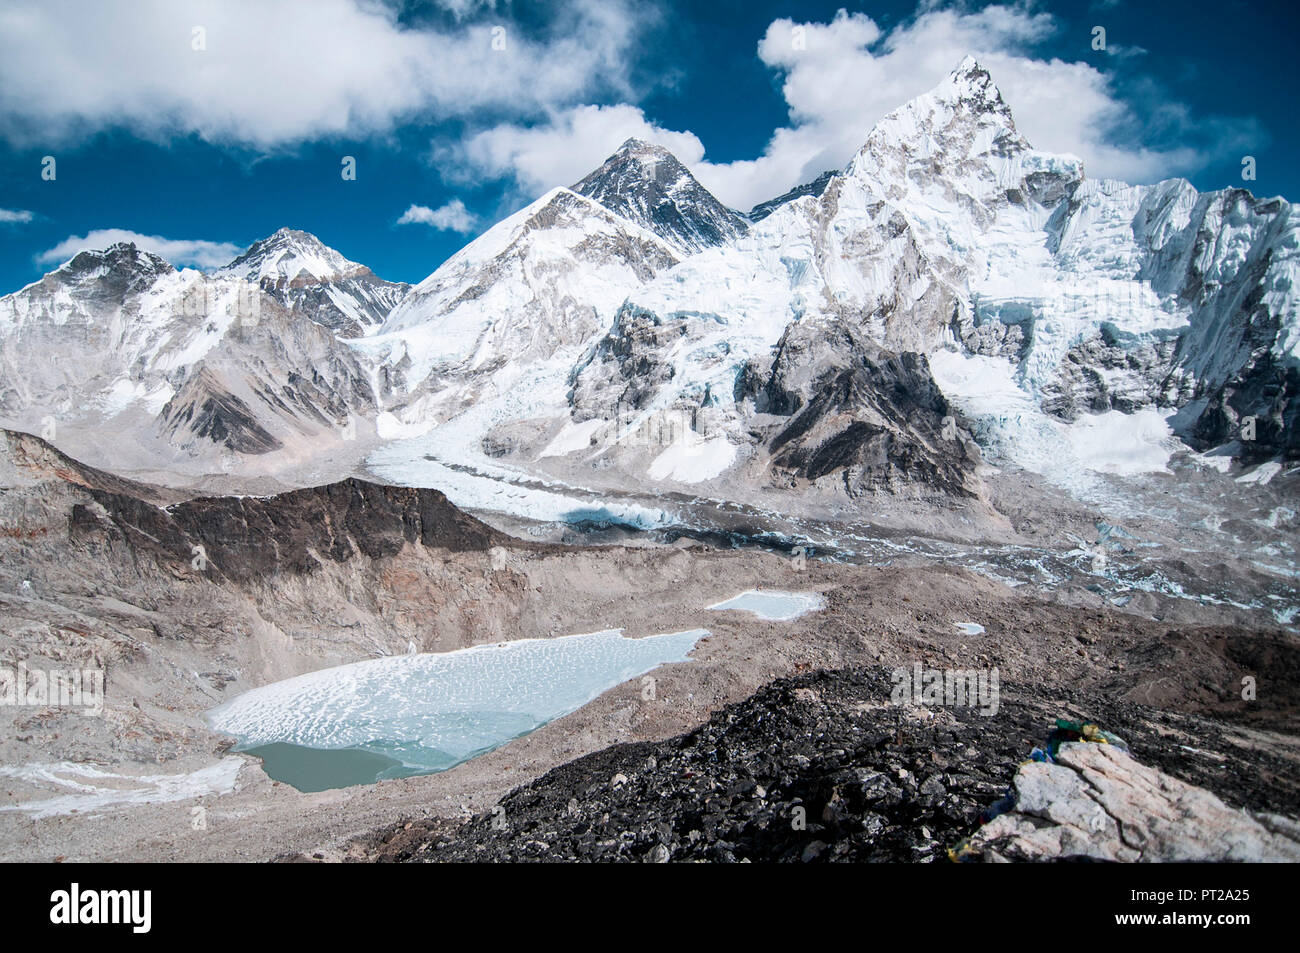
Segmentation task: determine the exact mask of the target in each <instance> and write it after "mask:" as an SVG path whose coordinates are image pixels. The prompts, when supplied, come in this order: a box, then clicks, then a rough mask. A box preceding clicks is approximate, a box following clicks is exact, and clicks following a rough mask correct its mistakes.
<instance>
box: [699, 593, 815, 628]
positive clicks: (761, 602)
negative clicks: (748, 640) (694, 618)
mask: <svg viewBox="0 0 1300 953" xmlns="http://www.w3.org/2000/svg"><path fill="white" fill-rule="evenodd" d="M709 608H710V609H718V610H722V609H737V610H742V611H745V612H752V613H754V615H756V616H758V617H759V618H760V619H768V620H771V621H775V622H789V621H790V620H791V619H797V618H799V616H801V615H804V614H805V613H808V612H816V611H818V610H820V609H824V608H826V600H825V599H824V598H822V596H821V594H820V593H816V592H781V591H779V590H776V589H750V590H749V591H748V592H742V593H741V594H740V595H738V596H735V597H734V598H731V599H728V600H727V601H726V602H719V603H718V604H717V605H712V606H709Z"/></svg>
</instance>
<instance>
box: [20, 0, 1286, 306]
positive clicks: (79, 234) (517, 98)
mask: <svg viewBox="0 0 1300 953" xmlns="http://www.w3.org/2000/svg"><path fill="white" fill-rule="evenodd" d="M1298 18H1300V15H1297V13H1296V12H1295V10H1294V4H1292V3H1286V2H1277V3H1266V2H1247V0H1217V2H1213V3H1210V2H1205V3H1201V2H1195V0H1191V2H1186V3H1180V4H1177V5H1171V4H1168V3H1155V2H1135V0H1091V2H1089V0H1078V2H1052V3H1048V2H1037V3H1002V4H982V3H962V4H953V3H943V2H924V3H922V4H921V5H920V6H918V5H917V4H916V3H915V2H892V0H882V2H874V0H868V2H862V3H852V4H845V3H834V2H831V3H820V2H800V3H782V2H766V0H708V2H700V3H691V2H685V0H677V2H673V0H659V2H652V0H646V2H635V0H569V2H566V3H557V4H547V3H523V2H514V3H508V2H502V0H498V2H495V3H493V2H490V0H489V2H482V0H431V2H418V3H417V2H405V3H403V2H398V0H392V2H382V0H283V2H274V0H270V2H252V0H224V2H215V0H213V2H190V0H123V2H114V0H107V2H92V0H85V2H82V3H63V2H59V0H6V3H5V4H4V5H3V6H0V293H3V292H8V291H12V290H15V289H17V288H18V287H20V286H22V285H23V284H26V283H27V282H29V281H32V280H34V279H36V278H37V277H39V276H40V275H41V274H42V273H43V272H45V271H49V270H51V269H52V268H54V267H56V266H57V265H58V264H59V263H60V261H61V260H62V259H63V258H66V257H69V256H70V254H71V253H72V252H74V251H75V250H76V249H78V248H79V247H83V246H85V245H87V244H92V245H93V244H95V243H96V238H98V237H102V235H103V234H107V231H106V230H112V229H116V230H123V231H125V232H131V233H136V234H138V235H140V236H146V237H147V238H144V239H142V243H144V244H149V243H153V244H155V245H156V246H157V248H158V249H159V250H160V251H161V252H162V253H164V254H165V256H166V257H168V258H169V260H171V261H172V262H173V263H174V264H178V265H180V264H195V265H199V266H210V265H212V264H213V263H217V262H222V261H224V260H226V259H228V258H230V257H233V249H236V248H242V247H244V246H246V245H248V244H249V243H251V242H253V241H255V240H257V239H258V238H261V237H264V236H265V235H267V234H269V233H271V232H272V231H274V230H275V229H276V228H279V227H281V226H290V227H294V228H302V229H306V230H308V231H311V232H314V233H315V234H317V235H318V236H320V238H321V239H322V240H323V241H325V242H326V243H327V244H329V245H332V246H333V247H335V248H337V249H339V250H340V251H341V252H342V253H343V254H345V255H346V256H348V257H349V258H352V259H354V260H356V261H360V262H363V263H365V264H367V265H369V266H371V267H372V268H373V269H374V270H375V271H376V272H377V273H378V274H380V275H381V276H382V277H385V278H390V279H393V280H406V281H418V280H420V279H421V278H423V277H425V276H426V275H428V274H429V273H430V272H431V271H433V269H434V268H436V267H437V265H438V264H439V263H441V262H442V261H443V260H444V259H446V258H447V256H448V255H450V254H452V253H454V252H455V251H456V250H457V249H458V248H460V247H461V246H462V245H463V244H465V242H467V241H468V240H470V239H471V238H473V237H474V235H476V234H479V233H481V232H482V231H483V230H484V229H485V228H487V227H488V226H490V225H491V224H492V223H493V222H494V221H497V220H499V219H500V218H501V217H503V216H504V215H506V214H508V213H510V212H511V211H514V210H515V209H518V208H520V207H522V206H523V205H524V204H526V202H527V201H529V200H531V199H532V198H535V197H536V196H538V195H540V194H541V193H542V192H544V191H545V190H546V189H547V188H549V187H551V186H555V185H567V184H571V183H572V182H574V181H576V180H577V179H579V178H580V177H581V176H582V175H583V174H585V172H587V171H588V170H589V169H591V168H593V167H595V166H596V165H598V164H599V162H600V161H601V159H603V158H604V156H606V155H607V154H608V153H610V152H611V151H613V150H614V149H615V148H617V146H618V145H619V144H620V143H621V142H622V141H623V140H624V139H626V138H627V137H628V136H629V135H639V136H641V137H642V138H648V139H652V140H655V141H658V142H660V143H661V144H663V145H665V146H667V147H668V148H670V149H672V150H673V151H674V152H675V153H676V154H677V155H678V156H679V157H680V158H681V159H682V160H683V161H684V162H686V163H687V164H688V165H690V166H691V168H692V169H693V170H694V171H695V172H696V174H697V176H699V177H700V179H701V180H702V181H703V182H704V183H705V185H707V186H708V187H710V188H711V189H713V190H714V192H715V193H716V194H718V196H719V197H720V198H722V199H723V201H726V202H728V203H729V204H732V205H733V206H735V207H738V208H742V209H747V208H749V207H750V206H752V205H753V204H755V203H756V202H758V201H761V200H762V199H765V198H768V197H771V196H773V195H776V194H779V193H780V192H782V191H785V190H786V189H787V188H789V187H791V186H793V185H795V184H797V183H798V182H800V181H804V180H806V179H808V178H812V177H813V176H815V175H816V174H817V173H818V172H820V171H821V170H822V169H825V168H832V167H838V166H841V165H843V164H844V163H845V162H846V161H847V160H848V159H849V158H850V157H851V156H852V154H853V152H854V150H855V149H856V147H857V146H858V145H859V144H860V143H861V142H862V141H863V139H864V138H865V137H866V134H867V131H868V130H869V129H870V127H871V125H872V123H873V122H875V121H876V120H877V119H878V118H879V117H880V116H882V115H883V114H884V113H886V112H888V111H889V109H892V108H894V107H895V106H898V105H900V104H901V103H902V102H904V101H906V100H907V99H909V98H910V97H911V96H914V95H917V94H919V93H921V92H924V91H925V90H926V89H928V88H930V87H931V86H933V85H934V84H935V83H936V82H938V80H939V79H940V78H942V76H943V75H944V74H945V73H946V72H947V71H948V70H950V69H951V68H952V67H954V66H956V64H957V63H958V62H959V61H960V59H961V57H962V56H963V55H964V54H965V53H968V52H970V53H974V54H975V55H976V56H978V57H979V58H980V60H981V62H983V63H984V64H985V65H986V66H987V67H988V68H989V69H990V71H991V72H992V74H993V78H994V80H995V81H996V82H997V83H998V85H999V86H1000V87H1001V89H1002V91H1003V94H1004V96H1005V97H1006V99H1007V100H1008V102H1009V103H1010V105H1011V107H1012V110H1013V112H1014V113H1015V115H1016V119H1017V122H1018V124H1019V126H1020V128H1021V131H1022V132H1023V133H1024V134H1025V135H1026V136H1027V138H1029V139H1030V141H1031V142H1032V143H1033V144H1034V145H1035V146H1037V147H1039V148H1043V149H1049V150H1052V151H1059V152H1074V153H1075V154H1077V155H1080V157H1081V158H1083V159H1084V162H1085V166H1086V168H1087V170H1088V173H1089V174H1090V175H1104V176H1108V177H1116V178H1124V179H1126V180H1128V181H1134V182H1140V181H1155V180H1158V179H1161V178H1165V177H1168V176H1172V175H1182V176H1185V177H1187V178H1189V179H1191V181H1192V182H1193V183H1194V184H1195V185H1196V186H1197V187H1198V188H1201V189H1216V188H1223V187H1226V186H1231V185H1242V186H1245V187H1248V188H1250V189H1251V190H1252V191H1253V192H1255V193H1256V194H1257V195H1278V194H1280V195H1283V196H1285V197H1288V198H1293V199H1294V198H1296V197H1298V196H1300V165H1297V163H1296V162H1295V161H1294V156H1296V155H1297V153H1298V151H1300V134H1298V133H1297V131H1296V127H1297V124H1296V121H1295V117H1294V115H1293V113H1294V106H1293V96H1294V91H1295V89H1296V86H1297V84H1296V79H1297V76H1296V71H1297V70H1296V66H1295V54H1294V50H1293V48H1292V47H1293V45H1294V41H1295V38H1296V36H1297V30H1296V29H1295V27H1296V21H1297V19H1298ZM1098 26H1100V27H1103V28H1104V29H1105V31H1106V49H1105V50H1094V49H1093V48H1092V47H1093V41H1094V28H1095V27H1098ZM196 30H201V32H196ZM196 46H197V47H201V48H197V49H196ZM1246 155H1251V156H1254V157H1255V159H1256V164H1257V176H1258V178H1257V180H1256V181H1253V182H1243V181H1242V178H1241V160H1242V157H1243V156H1246ZM45 156H54V157H55V160H56V163H57V165H56V178H55V179H54V180H53V181H46V180H43V179H42V176H41V169H42V159H43V157H45ZM343 156H353V157H354V158H355V159H356V164H357V177H356V179H355V181H344V180H343V179H342V177H341V176H340V168H341V165H340V163H341V159H342V157H343ZM403 219H405V220H406V222H405V223H403ZM101 243H102V242H101ZM228 253H229V254H228Z"/></svg>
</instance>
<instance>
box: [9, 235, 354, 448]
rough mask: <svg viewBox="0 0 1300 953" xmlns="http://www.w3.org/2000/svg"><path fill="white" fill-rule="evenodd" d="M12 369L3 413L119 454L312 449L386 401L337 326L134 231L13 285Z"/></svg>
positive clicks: (32, 427) (69, 441)
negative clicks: (161, 254)
mask: <svg viewBox="0 0 1300 953" xmlns="http://www.w3.org/2000/svg"><path fill="white" fill-rule="evenodd" d="M0 369H3V381H4V385H3V388H2V389H0V417H2V418H3V419H4V420H5V421H6V422H7V423H8V424H9V425H11V426H14V427H17V428H19V429H25V430H28V431H31V432H34V433H43V434H46V435H47V436H48V437H49V439H51V441H52V442H54V443H56V444H58V445H60V446H64V447H75V448H77V449H78V450H79V451H80V452H82V453H83V455H84V456H86V457H87V458H88V459H91V460H93V461H95V462H96V463H99V464H101V465H104V466H105V467H108V468H113V467H116V468H118V469H134V468H140V467H156V468H160V469H172V470H176V471H183V470H186V469H188V468H190V467H191V466H194V467H198V468H200V472H202V468H204V467H211V466H212V464H213V463H214V461H215V460H216V459H217V458H219V457H220V456H221V455H222V454H228V453H232V452H234V453H242V454H247V455H250V458H251V457H252V456H260V455H262V454H265V453H268V452H271V451H276V450H282V449H287V448H291V447H292V448H294V457H295V458H296V459H302V458H305V457H309V456H311V455H313V454H314V453H316V452H318V451H320V450H323V449H326V448H328V447H329V446H331V445H333V444H334V443H336V442H337V441H338V439H339V434H340V432H342V433H346V434H348V435H349V436H350V435H351V434H353V433H354V432H355V428H356V423H355V419H359V418H373V416H374V413H375V408H374V397H373V393H372V392H371V389H370V380H369V375H368V373H366V372H365V371H363V369H362V368H361V365H360V364H359V363H358V362H357V360H356V358H355V356H354V355H353V353H352V352H351V350H350V349H348V348H347V347H346V345H344V344H343V343H342V342H341V341H339V340H338V339H337V338H336V336H335V334H334V332H333V331H332V330H329V329H328V328H326V327H325V326H323V325H321V324H318V323H317V322H316V321H313V320H309V319H307V318H306V317H305V316H304V315H303V314H302V312H301V311H298V310H289V309H287V308H286V307H284V306H283V305H282V304H281V303H280V302H279V301H277V300H276V299H275V298H273V297H271V296H270V295H268V294H266V293H264V292H263V291H262V290H261V288H260V287H259V286H258V285H257V284H254V283H252V282H250V281H248V280H245V279H243V278H241V277H237V276H236V274H232V273H231V271H230V270H229V269H223V270H222V271H221V272H217V273H214V274H211V275H207V274H203V273H201V272H197V271H193V270H191V269H185V270H183V271H177V270H176V269H174V268H173V267H172V266H171V265H169V264H168V263H167V262H165V261H163V260H162V259H161V258H158V257H157V256H155V255H152V254H149V253H148V252H143V251H140V250H139V249H137V248H136V247H135V246H134V245H131V244H126V243H123V244H117V245H113V246H111V247H110V248H108V249H105V250H103V251H88V252H82V253H81V254H78V255H77V256H76V257H74V258H73V259H72V260H71V261H69V262H67V263H66V264H65V265H63V266H62V267H60V268H58V269H56V270H55V271H53V272H51V273H50V274H48V275H46V276H45V277H44V278H42V279H41V280H40V281H38V282H35V283H33V284H31V285H28V286H27V287H26V288H23V289H22V290H20V291H18V292H15V293H14V294H11V295H7V296H5V297H4V298H0ZM226 465H227V466H236V465H238V464H237V463H234V464H232V463H230V462H227V464H226Z"/></svg>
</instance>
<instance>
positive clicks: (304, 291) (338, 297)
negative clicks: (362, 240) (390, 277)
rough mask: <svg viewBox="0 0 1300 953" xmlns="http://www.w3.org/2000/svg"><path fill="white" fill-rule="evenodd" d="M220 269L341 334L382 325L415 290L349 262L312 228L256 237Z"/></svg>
mask: <svg viewBox="0 0 1300 953" xmlns="http://www.w3.org/2000/svg"><path fill="white" fill-rule="evenodd" d="M219 274H223V275H229V276H231V277H235V278H243V279H244V280H246V281H249V282H251V283H253V284H254V285H257V286H258V287H260V288H261V290H262V291H263V292H265V293H266V294H267V295H268V296H270V297H271V298H273V299H274V300H276V301H278V302H279V303H280V304H282V305H283V306H284V307H286V308H288V309H289V310H291V311H296V312H298V313H300V314H303V315H305V316H306V317H308V318H311V320H313V321H315V322H316V323H317V324H320V325H321V326H323V327H325V328H328V329H329V330H331V331H333V332H335V333H337V334H338V335H339V336H340V337H347V338H352V337H360V336H361V335H363V334H366V333H368V332H369V331H372V330H374V329H375V328H377V327H379V325H381V324H382V323H383V322H384V320H385V319H386V318H387V317H388V315H389V312H391V311H392V310H393V308H395V307H396V306H397V304H398V303H399V302H400V301H401V300H402V298H404V297H405V296H406V293H407V292H408V291H410V290H411V286H410V285H408V284H406V283H405V282H396V281H384V280H383V279H382V278H380V277H378V276H376V275H375V273H374V272H373V271H371V270H370V269H369V268H367V267H366V266H365V265H359V264H357V263H356V262H354V261H348V260H347V259H346V258H344V257H343V256H342V255H340V254H339V253H338V252H336V251H335V250H334V249H332V248H329V247H327V246H326V245H325V244H324V243H323V242H322V241H321V240H320V239H318V238H317V237H316V236H315V235H312V234H310V233H309V232H303V231H297V230H295V229H289V228H282V229H280V230H279V231H277V232H276V233H275V234H274V235H271V236H270V237H268V238H264V239H262V240H261V241H258V242H254V243H253V244H252V245H250V246H249V248H248V250H247V251H246V252H244V253H243V254H242V255H240V256H239V257H238V258H236V259H235V260H234V261H232V262H231V263H230V264H229V265H226V266H225V267H224V268H222V269H221V270H220V272H219Z"/></svg>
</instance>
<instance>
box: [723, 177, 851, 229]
mask: <svg viewBox="0 0 1300 953" xmlns="http://www.w3.org/2000/svg"><path fill="white" fill-rule="evenodd" d="M837 175H839V172H838V171H836V170H835V169H831V170H830V171H828V172H823V173H822V174H821V175H819V176H817V178H815V179H813V180H812V181H811V182H805V183H804V184H803V185H796V186H795V187H794V188H792V189H791V190H790V191H789V192H786V193H785V194H784V195H778V196H777V197H776V198H774V199H768V200H767V201H766V202H760V203H759V204H757V205H755V206H754V207H753V208H752V209H750V210H749V215H748V216H746V217H747V218H748V219H749V220H750V221H751V222H761V221H762V220H763V219H765V218H767V217H768V216H769V215H771V214H772V213H773V212H775V211H776V210H777V209H778V208H780V207H781V206H782V205H785V204H786V203H787V202H793V201H794V200H795V199H799V198H803V197H804V196H805V195H821V194H822V193H823V192H825V191H826V186H828V185H829V184H830V181H831V179H833V178H835V176H837Z"/></svg>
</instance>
